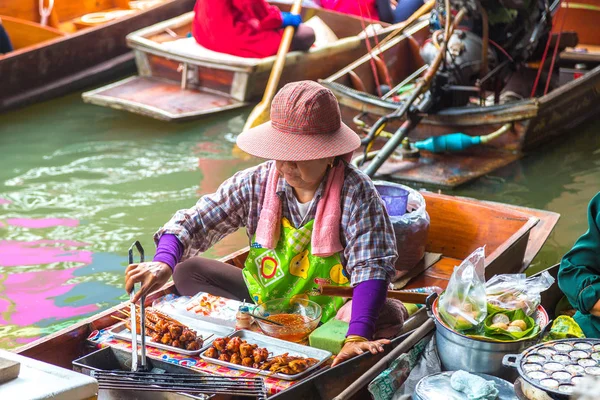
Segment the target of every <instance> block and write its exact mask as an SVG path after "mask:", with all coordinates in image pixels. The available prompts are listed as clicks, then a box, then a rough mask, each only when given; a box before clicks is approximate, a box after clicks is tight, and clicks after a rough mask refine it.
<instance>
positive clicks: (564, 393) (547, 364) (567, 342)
mask: <svg viewBox="0 0 600 400" xmlns="http://www.w3.org/2000/svg"><path fill="white" fill-rule="evenodd" d="M502 363H503V364H504V365H505V366H508V367H513V368H516V369H517V370H518V371H519V375H520V376H521V378H523V380H524V381H525V382H527V383H529V384H530V385H532V386H534V387H536V388H538V389H541V390H543V391H545V392H547V393H550V394H552V395H553V397H555V398H567V397H568V396H569V395H570V394H571V393H572V391H573V389H574V386H575V385H577V382H578V381H579V380H581V379H583V378H584V377H585V376H587V375H595V376H598V375H600V340H599V339H588V338H571V339H561V340H554V341H550V342H545V343H541V344H538V345H535V346H533V347H530V348H529V349H527V350H525V351H523V352H522V353H521V354H507V355H505V356H504V359H503V360H502ZM549 381H552V383H553V384H555V386H556V387H553V386H552V387H550V386H547V385H545V382H549Z"/></svg>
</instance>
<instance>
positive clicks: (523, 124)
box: [320, 1, 600, 187]
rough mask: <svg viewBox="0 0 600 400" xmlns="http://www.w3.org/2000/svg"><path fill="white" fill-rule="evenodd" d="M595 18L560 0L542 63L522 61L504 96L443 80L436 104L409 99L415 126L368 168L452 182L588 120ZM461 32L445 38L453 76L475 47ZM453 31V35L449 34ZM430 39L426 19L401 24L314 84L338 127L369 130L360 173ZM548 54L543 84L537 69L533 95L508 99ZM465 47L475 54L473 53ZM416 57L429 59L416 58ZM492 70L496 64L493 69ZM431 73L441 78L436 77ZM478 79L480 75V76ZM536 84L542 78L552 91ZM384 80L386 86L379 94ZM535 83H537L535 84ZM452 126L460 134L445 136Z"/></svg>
mask: <svg viewBox="0 0 600 400" xmlns="http://www.w3.org/2000/svg"><path fill="white" fill-rule="evenodd" d="M552 3H557V2H552ZM599 15H600V8H599V7H598V6H597V2H594V1H581V2H572V1H569V2H568V3H567V2H562V6H561V7H559V8H558V11H557V12H556V14H555V16H554V25H553V33H552V35H550V38H551V39H549V40H548V42H547V44H548V46H549V51H548V54H547V57H546V61H547V63H543V62H532V61H531V60H529V61H527V62H524V63H522V65H521V66H520V67H519V68H517V70H518V71H519V73H520V74H522V76H523V77H524V78H522V79H521V80H520V83H519V84H514V86H512V88H511V87H509V85H507V86H506V88H507V90H506V91H505V92H500V91H498V89H497V88H493V87H488V88H487V90H486V91H482V89H481V82H480V83H477V84H476V85H470V86H469V85H467V83H458V84H455V85H454V86H453V85H452V82H453V81H452V80H451V81H449V82H448V83H447V84H446V85H445V86H444V85H442V86H443V87H444V89H440V88H439V87H438V89H436V90H438V93H439V90H442V91H444V90H446V89H445V88H449V89H448V90H449V93H452V94H451V95H449V96H447V97H446V98H443V96H442V100H440V101H439V102H438V103H437V104H436V105H435V106H432V107H431V108H430V109H429V110H427V111H424V110H420V109H419V107H421V106H423V107H424V106H425V103H424V102H423V103H422V104H421V103H420V102H421V100H423V99H425V98H426V96H421V97H418V98H417V100H416V101H415V104H418V105H415V107H416V108H414V109H412V111H411V116H412V117H411V118H412V119H413V120H414V121H415V122H414V125H411V129H410V132H409V133H408V137H407V139H405V140H403V141H401V142H399V143H397V144H396V146H397V147H396V150H395V152H394V153H392V155H391V157H389V158H387V161H385V162H384V163H383V164H382V165H380V166H379V167H377V168H375V167H374V168H373V170H374V171H375V173H377V174H378V176H381V177H386V178H387V179H393V180H399V181H408V182H421V183H426V184H431V185H436V186H446V187H455V186H458V185H461V184H463V183H466V182H469V181H471V180H473V179H475V178H478V177H481V176H483V175H485V174H487V173H490V172H492V171H494V170H496V169H498V168H501V167H504V166H506V165H508V164H510V163H512V162H514V161H516V160H518V159H519V158H521V157H522V156H523V154H524V153H525V152H527V151H530V150H533V149H535V148H536V147H537V146H539V145H541V144H544V143H546V142H548V141H549V140H551V139H552V138H555V137H557V136H561V135H562V136H565V135H566V134H567V133H569V132H571V131H572V129H573V128H575V127H577V126H579V125H580V124H582V123H584V122H585V121H588V120H589V119H590V118H592V117H593V116H595V115H596V114H597V113H598V104H600V103H599V102H598V96H599V93H600V90H599V88H600V67H598V64H599V61H600V59H599V58H598V45H600V41H599V40H600V39H599V38H600V35H599V34H598V29H597V27H596V25H597V24H595V23H594V21H595V20H597V19H598V16H599ZM463 35H465V33H464V32H462V31H459V32H458V33H456V34H455V36H453V39H452V40H451V41H454V42H452V43H453V45H454V46H455V50H454V51H459V50H456V49H460V48H462V49H463V50H464V52H463V53H461V54H460V55H458V56H457V55H456V54H455V55H453V57H455V62H456V63H457V64H458V66H457V67H456V68H457V69H458V70H459V71H460V72H459V73H463V72H464V71H465V69H468V68H469V67H468V66H467V67H464V68H463V66H461V65H460V63H461V60H462V61H464V62H465V63H466V64H469V62H467V61H466V60H467V58H468V57H469V51H471V52H473V50H475V49H477V43H480V41H481V39H479V38H475V37H472V36H470V35H469V34H467V36H463ZM459 36H460V37H462V39H460V40H458V39H456V38H458V37H459ZM436 40H437V39H436ZM477 40H479V42H477ZM431 42H432V39H431V34H430V27H429V23H428V22H426V21H422V22H421V23H419V24H416V25H415V26H413V27H411V28H410V29H408V30H406V31H405V32H404V35H403V36H402V37H397V38H394V39H392V40H389V41H387V42H386V43H385V44H384V45H382V46H380V47H379V48H377V49H374V50H373V51H372V52H370V54H366V55H364V56H363V57H362V58H360V59H359V60H357V61H355V62H353V63H351V64H349V65H348V66H346V67H345V68H343V69H341V70H340V71H338V72H336V73H335V74H333V75H331V76H329V77H328V78H326V79H323V80H321V81H320V82H321V83H322V84H323V85H324V86H326V87H328V88H329V89H331V90H332V91H333V92H334V93H335V95H336V97H337V98H338V101H339V102H340V107H341V108H342V113H343V116H344V121H345V122H346V124H348V126H351V127H354V129H355V130H356V131H357V132H358V133H359V134H367V133H369V135H368V140H367V138H365V140H364V141H363V142H364V144H365V149H366V148H367V147H368V148H369V151H368V153H369V154H365V155H363V156H362V157H358V158H357V159H356V160H355V163H356V164H361V165H362V163H363V160H364V159H365V158H366V161H365V162H364V166H365V168H366V169H367V170H369V168H370V164H372V161H370V160H371V159H373V158H374V157H376V155H377V150H378V149H380V148H382V147H383V146H384V145H385V143H387V142H388V141H389V139H390V138H391V137H392V134H393V133H394V132H400V130H401V128H402V124H404V123H405V122H406V118H405V117H402V118H399V119H398V118H397V116H396V117H392V116H393V115H394V114H395V113H398V112H399V110H401V109H402V107H403V106H404V105H405V103H406V102H408V101H409V99H411V95H412V93H413V92H414V89H415V87H416V84H417V83H418V82H419V81H421V80H422V78H423V77H424V76H425V75H426V74H427V70H428V68H429V64H428V63H430V62H431V56H428V53H427V52H429V53H431V50H430V47H431ZM490 43H491V42H490ZM543 44H545V43H543ZM556 44H559V45H557V46H555V45H556ZM428 46H429V47H428ZM438 46H439V44H438ZM461 46H462V47H461ZM490 46H491V47H494V49H496V51H497V53H498V54H501V53H502V51H503V49H498V48H497V47H495V45H494V46H492V45H491V44H490ZM542 47H543V46H542ZM424 49H429V50H427V51H425V50H424ZM559 49H560V50H561V51H560V52H559V51H558V50H559ZM555 50H556V57H555V58H556V59H555V60H553V61H552V63H554V64H553V65H555V68H554V72H555V73H554V78H555V79H553V80H552V82H550V80H549V79H550V78H548V79H546V77H545V76H544V74H545V72H544V74H541V75H540V77H538V79H539V84H538V88H541V89H540V90H539V91H538V93H536V94H532V95H531V96H530V95H529V94H528V95H527V96H523V97H521V96H520V95H519V96H516V94H515V93H514V91H513V90H514V89H515V87H519V86H520V87H521V88H522V87H526V86H528V85H531V83H533V82H534V81H536V80H538V79H536V74H538V71H539V72H541V69H539V66H540V65H547V64H550V63H551V59H553V58H554V57H553V53H552V52H553V51H555ZM459 52H460V51H459ZM474 53H475V54H482V53H481V51H479V53H477V51H475V52H474ZM423 56H425V57H426V58H427V57H429V59H427V60H425V59H424V58H423ZM461 57H462V58H461ZM475 57H477V56H475ZM538 57H539V58H543V57H542V55H541V54H540V55H539V56H538V55H537V54H535V55H534V56H532V59H533V60H536V59H537V58H538ZM471 61H473V60H471ZM444 63H448V61H447V60H446V61H444ZM448 64H449V65H451V63H448ZM466 64H465V65H466ZM501 66H502V65H498V66H497V67H498V69H500V67H501ZM446 72H447V71H446ZM450 72H452V71H450ZM455 72H456V71H455ZM492 72H493V71H492ZM492 72H490V75H491V74H492ZM442 75H443V74H442ZM514 75H515V76H516V74H514ZM525 77H526V78H525ZM485 78H486V79H491V78H488V77H485ZM440 79H441V80H442V81H443V79H444V78H440ZM486 79H484V78H483V77H482V78H481V81H484V80H486ZM515 82H517V81H516V80H515ZM509 83H510V82H509ZM546 83H552V87H550V86H548V85H546ZM382 85H383V86H382ZM384 86H385V87H386V88H387V87H388V86H389V88H391V90H390V91H388V92H387V93H383V92H381V89H382V88H383V87H384ZM544 86H546V89H545V90H542V89H543V88H544ZM549 89H550V90H549ZM384 90H388V89H384ZM527 90H528V91H530V90H532V89H531V88H529V89H527ZM528 93H529V92H528ZM511 96H513V97H512V98H511ZM444 99H445V100H444ZM384 116H386V117H384ZM387 117H389V120H387V121H386V123H387V125H385V126H382V127H380V129H378V132H376V133H375V132H374V131H373V126H374V125H375V124H376V123H377V121H378V120H381V119H382V118H387ZM417 121H418V123H417ZM453 132H458V133H461V134H464V135H461V136H460V137H459V136H456V137H450V136H451V135H450V134H451V133H453ZM465 135H466V136H465ZM374 138H375V140H373V139H374ZM442 142H443V143H442ZM475 143H476V144H477V145H474V144H475ZM470 145H472V147H469V146H470ZM365 153H367V151H366V150H365ZM371 172H372V171H369V173H371ZM371 176H372V175H371Z"/></svg>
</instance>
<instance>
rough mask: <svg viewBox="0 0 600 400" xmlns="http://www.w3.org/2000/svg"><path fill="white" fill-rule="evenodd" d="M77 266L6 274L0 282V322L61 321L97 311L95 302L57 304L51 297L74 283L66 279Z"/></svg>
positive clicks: (21, 323)
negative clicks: (72, 304) (86, 303)
mask: <svg viewBox="0 0 600 400" xmlns="http://www.w3.org/2000/svg"><path fill="white" fill-rule="evenodd" d="M80 268H81V267H80ZM77 269H78V268H72V269H68V270H58V271H54V270H49V271H36V272H23V273H20V274H10V275H8V276H7V277H6V280H5V281H4V282H2V283H0V284H1V285H3V286H4V293H3V297H4V299H3V300H4V301H0V324H8V323H11V324H13V325H18V326H29V325H33V324H35V323H36V322H38V321H40V320H43V319H50V318H51V319H56V320H64V319H69V318H73V317H75V316H78V315H84V314H89V313H92V312H95V311H97V310H98V309H99V307H98V306H97V305H95V304H90V305H85V306H79V307H69V306H63V307H58V306H56V305H55V304H54V297H57V296H60V295H63V294H65V293H67V292H68V291H70V290H71V289H72V288H73V287H74V286H75V285H76V284H75V283H72V284H65V282H67V281H69V280H70V279H72V278H73V277H74V276H73V271H75V270H77Z"/></svg>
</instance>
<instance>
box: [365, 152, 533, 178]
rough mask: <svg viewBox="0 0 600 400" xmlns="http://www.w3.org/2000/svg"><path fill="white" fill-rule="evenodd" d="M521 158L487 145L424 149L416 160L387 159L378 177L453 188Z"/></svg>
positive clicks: (516, 154) (518, 155)
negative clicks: (443, 151) (469, 148)
mask: <svg viewBox="0 0 600 400" xmlns="http://www.w3.org/2000/svg"><path fill="white" fill-rule="evenodd" d="M521 157H522V155H521V154H518V153H512V152H498V151H492V150H490V149H486V148H480V149H479V150H477V151H473V152H471V153H468V154H467V153H452V154H432V153H427V152H422V153H421V157H420V158H419V159H417V161H396V160H392V159H390V160H388V161H387V162H386V163H385V164H383V165H382V166H381V168H379V171H378V172H377V176H379V177H389V178H391V179H392V180H394V181H401V182H422V183H426V184H431V185H436V186H444V187H449V188H453V187H456V186H459V185H462V184H464V183H467V182H470V181H472V180H474V179H476V178H479V177H481V176H483V175H486V174H488V173H490V172H492V171H495V170H497V169H499V168H501V167H505V166H507V165H509V164H510V163H512V162H514V161H516V160H518V159H519V158H521ZM365 165H368V162H367V163H365Z"/></svg>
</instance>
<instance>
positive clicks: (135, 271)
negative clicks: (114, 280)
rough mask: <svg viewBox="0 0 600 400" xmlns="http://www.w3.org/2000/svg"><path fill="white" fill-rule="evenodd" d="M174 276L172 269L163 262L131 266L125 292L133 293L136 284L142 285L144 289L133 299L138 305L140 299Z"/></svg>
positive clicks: (127, 272)
mask: <svg viewBox="0 0 600 400" xmlns="http://www.w3.org/2000/svg"><path fill="white" fill-rule="evenodd" d="M172 274H173V271H171V267H169V265H167V264H165V263H163V262H154V261H152V262H143V263H140V264H130V265H129V266H128V267H127V269H126V270H125V290H126V291H127V293H131V291H132V290H133V285H134V284H135V283H136V282H141V283H142V288H141V289H140V290H139V291H138V292H137V293H136V294H135V297H134V298H133V302H134V303H136V302H137V301H138V300H139V299H140V297H142V296H145V295H147V294H148V293H150V292H152V291H153V290H156V289H158V288H160V287H162V286H163V285H164V284H165V283H167V281H168V280H169V278H170V277H171V275H172Z"/></svg>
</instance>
